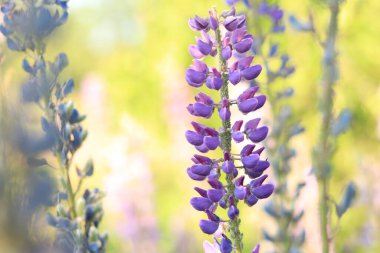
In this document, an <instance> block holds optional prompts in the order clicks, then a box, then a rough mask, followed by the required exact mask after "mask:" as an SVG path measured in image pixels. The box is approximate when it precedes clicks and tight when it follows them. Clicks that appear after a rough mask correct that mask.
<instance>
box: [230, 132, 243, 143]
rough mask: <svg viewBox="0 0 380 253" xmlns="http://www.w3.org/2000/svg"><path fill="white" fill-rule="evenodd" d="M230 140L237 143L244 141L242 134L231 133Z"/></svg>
mask: <svg viewBox="0 0 380 253" xmlns="http://www.w3.org/2000/svg"><path fill="white" fill-rule="evenodd" d="M232 139H234V141H236V142H237V143H240V142H242V141H244V134H243V133H242V132H233V133H232Z"/></svg>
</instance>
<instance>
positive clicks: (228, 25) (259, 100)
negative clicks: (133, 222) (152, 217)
mask: <svg viewBox="0 0 380 253" xmlns="http://www.w3.org/2000/svg"><path fill="white" fill-rule="evenodd" d="M189 25H190V28H192V29H193V30H196V31H200V32H201V36H202V39H199V38H198V39H197V43H196V45H192V46H190V50H189V51H190V54H191V55H192V56H193V57H194V58H196V59H195V60H194V61H193V65H192V66H190V68H189V69H188V70H187V71H186V81H187V82H188V84H189V85H190V86H193V87H195V88H199V87H201V86H202V85H203V83H205V82H206V86H207V87H208V88H209V89H210V92H215V91H219V94H220V101H219V102H218V101H215V102H214V100H212V99H211V97H210V96H208V95H206V94H204V93H198V95H197V96H196V97H195V103H192V104H190V105H189V106H188V108H187V109H188V111H189V112H190V114H192V115H193V116H197V117H203V118H210V117H211V116H212V115H213V113H214V112H215V109H217V111H218V116H219V118H220V120H221V127H220V129H219V131H216V130H215V129H213V128H210V127H207V126H205V125H202V124H199V123H196V122H192V125H193V128H194V131H193V130H189V131H187V132H186V134H185V136H186V139H187V141H188V142H189V143H190V144H192V145H194V146H195V148H196V149H197V150H198V151H199V152H202V153H208V152H209V151H210V150H214V149H216V148H219V149H221V150H222V152H223V157H221V158H218V159H211V158H207V157H205V156H200V155H195V156H194V158H193V159H192V161H193V162H194V164H193V165H192V166H190V167H189V168H188V169H187V172H188V174H189V177H190V178H191V179H193V180H196V181H202V180H206V179H207V181H208V183H209V184H210V186H211V188H212V189H208V190H203V189H200V188H195V190H196V192H197V193H198V194H199V195H201V196H200V197H199V196H197V197H194V198H192V199H191V201H190V203H191V205H192V206H193V207H194V209H196V210H198V211H201V212H204V213H205V214H206V217H207V219H203V220H201V221H200V223H199V226H200V228H201V230H202V231H203V232H204V233H206V234H214V233H215V232H216V230H217V229H218V227H219V226H221V225H222V224H224V223H227V225H228V227H229V229H228V233H224V234H223V237H222V239H221V241H220V242H218V243H217V245H218V247H219V251H220V252H223V253H225V252H226V253H229V252H232V250H233V249H234V250H235V252H238V253H241V252H243V242H242V239H243V235H242V233H241V231H240V228H239V225H240V222H241V220H240V216H239V215H240V212H239V204H240V202H244V203H246V204H247V205H248V206H253V205H254V204H256V203H257V202H258V200H259V199H263V198H267V197H269V196H270V195H271V194H272V192H273V191H274V186H273V185H271V184H263V182H264V180H265V179H266V178H267V175H262V174H263V172H264V171H265V170H266V169H267V168H268V167H269V162H268V161H266V160H261V158H260V154H261V153H262V151H263V149H264V148H262V147H261V148H260V147H256V146H255V145H246V146H244V147H243V148H242V151H241V155H236V154H233V153H232V152H231V149H232V147H231V146H232V140H234V141H235V142H236V143H240V142H242V141H243V140H244V139H246V140H251V141H253V142H254V143H256V145H258V144H259V143H260V142H262V141H263V140H264V139H265V137H266V136H267V134H268V128H267V127H266V126H259V123H260V119H259V118H256V119H253V120H249V121H247V122H246V123H245V124H244V121H243V120H238V121H236V122H234V123H233V125H232V124H231V123H232V122H231V107H232V106H236V107H237V108H238V109H239V110H240V111H241V112H242V113H243V114H248V113H250V114H251V113H252V114H254V112H255V111H256V110H258V109H259V108H261V107H262V106H263V105H264V103H265V96H263V95H257V94H256V92H257V91H258V90H259V87H258V86H255V87H252V88H248V89H247V90H246V91H244V92H243V93H242V94H241V95H240V96H239V97H238V98H237V99H231V98H230V97H229V86H231V84H232V86H234V85H237V84H239V83H240V82H242V81H243V82H244V81H252V80H254V79H255V78H256V77H257V76H258V75H259V74H260V72H261V70H262V68H261V66H260V65H257V64H256V65H253V64H252V62H253V56H252V55H251V56H245V55H243V54H244V53H249V52H251V47H252V45H253V36H252V35H250V34H248V33H247V28H246V19H245V16H242V15H236V14H235V10H234V9H232V10H231V11H229V12H224V13H223V14H222V15H220V16H219V15H218V14H217V12H216V10H212V11H210V15H209V17H208V18H200V17H198V16H196V17H195V18H193V19H190V21H189ZM210 28H211V29H210ZM207 55H209V56H211V57H216V59H217V61H218V63H219V64H218V65H219V66H218V67H209V66H207V65H206V64H205V63H204V62H203V61H201V60H200V59H202V58H203V57H204V56H207ZM235 55H236V56H238V59H233V58H234V57H232V56H235ZM231 125H232V127H231ZM243 126H244V128H242V127H243ZM260 176H261V177H260ZM222 177H224V178H222ZM223 182H224V183H223ZM218 206H220V207H221V208H223V209H225V210H226V212H225V217H224V218H222V219H221V218H219V217H218V216H217V215H216V214H215V210H216V209H217V207H218ZM254 252H258V248H255V250H254Z"/></svg>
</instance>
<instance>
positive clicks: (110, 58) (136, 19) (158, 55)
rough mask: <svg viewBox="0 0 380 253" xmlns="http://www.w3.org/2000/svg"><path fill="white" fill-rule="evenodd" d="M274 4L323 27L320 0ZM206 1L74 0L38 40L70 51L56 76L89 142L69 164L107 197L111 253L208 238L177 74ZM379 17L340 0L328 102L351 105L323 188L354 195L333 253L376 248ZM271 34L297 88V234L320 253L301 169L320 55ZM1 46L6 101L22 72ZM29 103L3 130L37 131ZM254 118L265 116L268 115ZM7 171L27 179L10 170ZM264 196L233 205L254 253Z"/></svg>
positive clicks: (379, 242)
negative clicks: (86, 169)
mask: <svg viewBox="0 0 380 253" xmlns="http://www.w3.org/2000/svg"><path fill="white" fill-rule="evenodd" d="M279 4H280V5H281V6H282V7H283V8H284V9H285V11H286V13H287V14H297V16H299V17H300V18H301V19H302V18H304V19H307V16H308V13H309V12H312V13H313V14H314V16H315V17H316V20H315V22H316V24H317V28H318V29H319V30H320V31H321V32H323V31H324V30H325V27H326V23H327V20H328V11H327V9H326V8H325V6H324V5H323V4H321V3H320V2H319V1H317V0H313V1H307V0H303V1H285V0H283V1H280V2H279ZM214 5H215V6H217V8H218V9H219V10H224V9H227V8H228V6H227V5H226V4H225V2H224V1H222V0H213V1H211V0H199V1H194V0H155V1H154V0H138V1H136V0H112V1H110V0H72V1H70V9H71V11H70V18H69V22H68V23H67V24H66V25H65V26H63V27H62V28H60V29H58V31H57V32H55V36H54V37H53V39H52V40H51V41H50V42H49V43H48V45H50V46H49V48H48V52H49V53H48V56H50V57H54V55H55V54H56V53H58V52H61V51H65V52H66V53H67V55H68V56H69V60H70V65H69V67H68V69H66V70H65V72H64V75H65V77H73V78H74V79H75V80H76V85H77V86H76V91H75V95H74V101H75V102H76V104H77V105H78V107H79V108H80V110H81V111H82V112H84V113H86V114H87V116H88V117H87V120H86V123H85V125H86V128H87V129H88V130H89V138H88V140H87V141H86V143H85V145H84V146H83V147H82V148H81V150H80V151H79V154H78V156H77V157H76V162H77V163H78V164H84V163H85V162H86V159H87V158H88V157H92V158H93V159H94V161H95V164H96V167H95V176H94V177H92V178H91V180H89V181H87V184H88V185H89V186H90V187H99V188H101V189H103V190H105V191H106V193H107V196H106V198H105V199H104V209H105V211H106V214H105V217H104V222H103V224H102V230H106V231H108V232H109V235H110V241H109V247H108V252H110V253H121V252H126V253H128V252H132V253H147V252H149V253H155V252H157V253H169V252H170V253H171V252H172V253H174V252H176V253H194V252H202V241H203V240H205V239H210V237H208V236H205V235H203V234H202V233H201V231H200V230H199V228H198V221H199V219H200V218H202V215H201V214H200V213H199V212H197V211H195V210H194V209H192V208H191V206H190V205H189V199H190V198H191V197H192V196H194V191H193V190H192V188H193V187H194V186H196V185H197V183H194V181H191V180H190V179H189V177H188V176H187V173H186V168H187V166H189V165H190V157H191V156H192V154H193V153H194V152H195V150H194V149H193V147H192V146H191V145H189V144H188V143H187V142H186V140H185V138H184V132H185V131H186V129H187V128H189V127H190V123H189V122H190V121H191V120H192V117H191V116H190V115H189V114H188V113H187V111H186V106H187V104H188V103H189V102H190V101H191V100H192V96H193V95H194V93H195V91H194V90H193V89H190V87H189V85H187V84H186V82H185V79H184V75H185V70H186V68H187V67H188V65H190V63H191V57H190V55H189V53H188V50H187V48H188V45H189V44H192V43H194V36H195V35H196V34H195V33H194V32H193V31H192V30H190V29H189V28H188V25H187V21H188V19H189V18H190V17H192V16H194V15H195V14H198V15H200V16H206V15H208V9H209V8H210V7H211V6H214ZM238 9H243V5H238ZM379 13H380V1H376V0H371V1H370V0H349V1H346V3H344V4H343V8H342V12H341V16H340V31H339V33H340V34H339V42H338V44H339V65H340V81H339V83H338V84H337V86H336V88H335V91H336V94H335V101H336V110H337V111H338V110H340V109H341V108H344V107H348V108H350V109H351V110H352V112H353V123H352V126H351V129H350V130H349V131H348V132H347V133H346V134H344V135H343V136H342V137H340V138H339V141H338V151H337V153H336V155H335V157H334V171H333V179H332V180H333V183H332V186H331V187H332V190H331V191H332V193H333V195H334V196H335V197H337V198H339V197H340V196H341V194H342V191H343V187H344V184H345V183H346V182H347V181H349V180H353V181H354V182H355V183H356V184H357V186H358V190H359V195H358V198H357V199H356V201H355V205H354V208H353V209H352V210H350V211H349V212H348V214H347V215H346V216H345V217H344V218H343V220H342V221H341V224H340V229H339V232H338V234H337V236H336V238H335V240H336V252H355V253H361V252H363V253H364V252H365V253H378V252H380V194H379V192H380V183H379V181H380V145H379V144H380V102H379V101H380V86H379V84H380V72H379V70H380V61H379V59H380V49H379V45H378V44H379V39H380V22H379V21H380V20H379ZM248 18H249V17H248ZM281 41H282V47H283V48H284V50H286V51H287V52H288V53H289V55H290V56H291V59H292V63H294V64H295V66H296V73H295V74H294V75H293V76H292V77H291V78H289V79H286V84H287V85H291V86H293V87H294V88H295V90H296V95H295V97H294V98H293V101H292V105H293V107H294V110H295V112H296V113H295V115H296V117H297V118H299V119H301V122H302V124H303V125H304V126H305V128H306V132H305V134H303V135H300V136H299V137H297V138H295V139H294V142H293V144H294V146H295V147H296V148H297V152H298V156H297V157H296V158H295V159H294V160H293V168H294V169H293V172H294V173H293V175H292V179H294V180H296V179H300V178H301V179H305V180H306V182H307V186H306V188H305V190H303V192H302V198H301V199H302V201H300V203H299V205H300V206H299V208H305V218H304V219H303V221H302V223H301V226H303V227H305V228H306V232H307V240H306V243H305V247H304V252H308V253H314V252H315V253H316V252H320V238H319V234H318V229H319V228H318V219H317V217H318V209H317V201H318V194H317V193H318V191H317V188H316V186H317V185H316V180H315V177H314V175H313V174H311V173H310V172H311V150H312V146H313V145H314V143H315V140H316V138H317V136H318V127H319V120H320V115H319V113H318V104H317V96H318V92H319V89H318V87H319V81H320V77H321V64H320V62H321V53H322V52H321V50H320V48H319V46H318V45H317V43H316V42H315V40H314V39H313V38H312V36H310V35H309V34H303V33H298V32H295V31H292V30H291V29H290V28H289V29H287V31H286V32H285V34H284V35H283V38H282V39H281ZM0 50H1V66H0V81H1V82H0V87H1V93H2V95H3V96H2V97H1V101H0V102H1V103H2V104H3V106H5V107H16V106H18V105H19V104H20V102H19V95H18V93H19V88H20V84H21V82H22V80H25V78H26V76H25V75H24V73H23V72H22V71H21V67H20V61H21V55H18V56H19V57H18V56H17V54H14V53H12V52H10V51H8V50H7V49H6V46H5V45H4V40H3V38H0ZM15 55H16V56H15ZM34 107H35V106H31V105H29V106H23V107H22V109H19V110H21V111H22V113H23V114H22V116H21V115H19V117H21V118H18V119H17V117H14V118H13V119H12V122H9V121H8V122H7V124H8V126H14V125H16V126H17V124H18V122H19V120H22V121H26V122H28V125H29V126H30V127H34V128H36V129H38V124H39V118H38V113H37V112H36V108H34ZM4 111H5V110H4ZM268 111H269V110H268ZM2 115H3V118H6V117H5V116H6V115H4V114H2ZM11 118H12V117H11ZM264 118H265V120H266V121H267V122H270V121H271V116H270V115H269V114H266V115H264ZM12 124H13V125H12ZM0 142H1V140H0ZM6 157H8V158H9V159H15V160H17V159H21V158H19V157H17V156H16V157H14V156H8V155H7V156H6ZM6 173H11V174H16V175H20V176H27V175H28V172H25V171H20V170H19V169H17V166H15V168H14V170H12V171H9V170H8V171H7V172H6ZM6 173H5V172H4V174H3V175H7V174H6ZM1 180H7V179H6V177H3V178H2V179H1ZM0 184H5V182H3V181H0ZM15 185H17V182H15ZM15 187H16V186H15ZM0 201H1V199H0ZM265 203H266V201H261V202H259V204H258V205H256V206H255V207H253V208H243V209H242V213H241V217H242V220H243V225H242V229H243V233H244V242H245V245H246V246H247V247H246V249H247V251H246V252H248V249H251V248H252V247H253V245H255V244H256V243H257V242H261V244H262V249H263V252H269V251H270V250H271V247H272V246H271V245H270V244H269V243H267V242H265V241H264V240H263V238H262V232H261V231H262V228H264V227H265V228H267V229H268V230H270V228H271V226H273V224H272V222H273V221H272V220H271V219H269V218H268V216H267V215H265V214H264V212H263V211H262V207H263V205H264V204H265ZM2 209H6V208H5V207H4V206H3V204H1V202H0V220H6V219H7V217H6V215H5V214H6V213H7V212H5V211H4V210H2ZM36 222H40V223H43V222H44V221H43V220H42V221H36ZM0 225H1V227H0V252H3V253H12V252H14V251H12V249H11V248H12V247H11V246H9V245H12V244H14V243H16V242H17V240H19V239H18V238H20V237H19V236H20V235H18V234H17V233H16V234H12V233H11V232H10V231H11V230H12V229H11V227H12V226H13V225H12V224H8V223H7V222H3V221H2V222H0ZM39 236H48V235H39ZM2 248H3V249H6V251H3V250H1V249H2ZM8 249H9V250H8Z"/></svg>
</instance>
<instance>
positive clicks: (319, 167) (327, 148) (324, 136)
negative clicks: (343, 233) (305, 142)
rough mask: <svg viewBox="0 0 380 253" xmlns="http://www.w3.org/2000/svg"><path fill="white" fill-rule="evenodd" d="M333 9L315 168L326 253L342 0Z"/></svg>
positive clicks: (329, 244) (336, 0)
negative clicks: (338, 38)
mask: <svg viewBox="0 0 380 253" xmlns="http://www.w3.org/2000/svg"><path fill="white" fill-rule="evenodd" d="M328 4H329V9H330V21H329V27H328V30H327V37H326V41H325V43H324V61H323V79H322V94H321V96H320V107H321V113H322V122H321V129H320V136H319V140H318V143H317V146H316V147H315V153H314V169H315V170H316V173H317V179H318V187H319V198H320V200H319V212H320V213H319V215H320V216H319V219H320V220H319V221H320V232H321V239H322V252H323V253H329V252H330V251H331V250H332V249H333V248H334V244H333V240H332V238H331V237H330V234H329V232H330V230H331V206H330V200H329V195H330V194H329V183H330V162H331V158H332V147H331V143H330V136H331V135H330V132H331V123H332V121H333V112H332V110H333V93H334V89H333V86H334V84H335V81H336V75H337V73H336V70H337V62H336V55H337V49H336V38H337V34H338V15H339V7H340V1H339V0H330V1H329V2H328Z"/></svg>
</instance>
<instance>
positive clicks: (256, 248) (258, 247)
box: [252, 244, 260, 253]
mask: <svg viewBox="0 0 380 253" xmlns="http://www.w3.org/2000/svg"><path fill="white" fill-rule="evenodd" d="M252 253H260V244H257V245H256V246H255V247H254V248H253V250H252Z"/></svg>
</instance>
